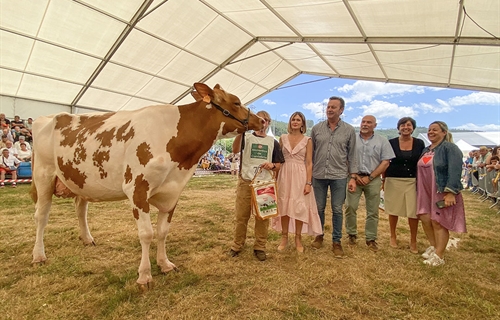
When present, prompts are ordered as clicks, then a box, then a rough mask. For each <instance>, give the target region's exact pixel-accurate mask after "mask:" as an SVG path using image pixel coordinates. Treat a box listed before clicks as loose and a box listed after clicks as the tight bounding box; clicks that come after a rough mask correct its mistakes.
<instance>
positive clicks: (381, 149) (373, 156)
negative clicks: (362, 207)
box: [345, 115, 395, 252]
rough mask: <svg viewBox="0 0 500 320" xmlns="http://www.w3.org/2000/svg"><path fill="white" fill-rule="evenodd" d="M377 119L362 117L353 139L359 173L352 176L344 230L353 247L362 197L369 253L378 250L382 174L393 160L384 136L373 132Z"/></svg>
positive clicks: (392, 153) (392, 154) (347, 197)
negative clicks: (362, 196) (353, 180)
mask: <svg viewBox="0 0 500 320" xmlns="http://www.w3.org/2000/svg"><path fill="white" fill-rule="evenodd" d="M376 126H377V119H375V117H374V116H372V115H367V116H364V117H363V119H362V120H361V127H360V132H359V134H358V135H357V138H356V158H357V159H358V169H359V171H358V173H357V174H355V175H354V179H355V180H356V189H355V190H354V191H350V190H349V192H348V193H347V196H346V207H347V208H346V219H345V228H346V232H347V234H348V237H349V244H350V245H355V244H356V239H357V234H358V231H357V220H356V219H357V212H356V211H357V210H358V205H359V199H360V197H361V194H362V193H364V195H365V200H366V223H365V237H366V245H367V246H368V248H369V249H370V250H372V251H375V252H376V251H378V245H377V242H376V241H377V230H378V209H379V204H380V187H381V185H382V178H381V176H380V175H381V174H382V173H384V172H385V170H386V169H387V167H388V166H389V163H390V160H391V159H392V158H394V157H395V154H394V151H393V149H392V147H391V144H390V143H389V140H387V139H386V138H385V137H382V136H380V135H378V134H376V133H375V131H374V130H375V127H376Z"/></svg>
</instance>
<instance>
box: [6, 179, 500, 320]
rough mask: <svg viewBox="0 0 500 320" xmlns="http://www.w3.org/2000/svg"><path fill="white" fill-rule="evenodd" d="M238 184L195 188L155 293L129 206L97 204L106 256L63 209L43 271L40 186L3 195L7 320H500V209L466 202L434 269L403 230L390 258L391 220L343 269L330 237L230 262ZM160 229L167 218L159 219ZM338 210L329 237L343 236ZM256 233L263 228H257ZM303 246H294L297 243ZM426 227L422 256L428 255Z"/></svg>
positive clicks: (57, 209) (174, 229)
mask: <svg viewBox="0 0 500 320" xmlns="http://www.w3.org/2000/svg"><path fill="white" fill-rule="evenodd" d="M235 187H236V180H235V179H234V178H233V177H230V176H223V175H220V176H217V175H215V176H208V177H203V178H193V179H191V181H190V182H189V184H188V185H187V187H186V189H185V190H184V192H183V193H182V196H181V199H180V200H179V203H178V206H177V209H176V212H175V214H174V217H173V220H172V224H171V229H170V232H169V234H168V236H167V241H166V243H167V255H168V257H169V259H170V260H171V261H172V262H173V263H175V264H176V265H177V267H178V271H177V272H175V271H173V272H169V273H168V274H162V273H161V271H160V269H159V268H158V267H157V266H156V247H157V246H156V243H155V242H153V243H152V245H151V248H150V260H151V263H152V276H153V280H154V287H153V288H152V289H151V290H150V291H149V292H146V293H141V292H140V291H139V290H138V288H137V285H136V283H135V281H136V279H137V269H138V266H139V261H140V256H141V248H140V244H139V240H138V236H137V226H136V224H135V221H134V219H133V216H132V214H131V209H130V207H129V205H128V201H118V202H112V203H92V204H90V206H89V225H90V228H91V232H92V235H93V236H94V238H95V240H96V246H84V245H83V244H82V243H81V241H80V240H79V239H78V235H79V229H78V219H77V217H76V215H75V213H74V209H73V202H72V200H71V199H54V204H53V206H52V211H51V215H50V219H49V224H48V226H47V228H46V230H45V247H46V253H47V257H48V260H47V263H45V264H43V265H36V266H32V265H31V264H30V262H31V251H32V248H33V243H34V236H35V226H34V222H33V213H34V206H33V203H32V202H31V199H30V197H29V195H28V191H29V186H28V185H20V186H19V187H18V188H17V189H11V188H5V189H3V190H0V192H1V196H2V201H3V199H4V198H5V197H6V196H7V198H9V200H6V201H7V203H8V204H9V205H6V206H4V205H2V206H1V207H0V259H1V261H2V268H1V269H0V270H1V271H0V301H2V304H0V314H1V315H2V316H1V317H0V318H2V319H16V320H17V319H120V320H121V319H125V320H127V319H242V320H243V319H258V320H261V319H314V320H315V319H355V320H356V319H424V320H427V319H429V320H430V319H432V320H433V319H446V320H450V319H460V320H462V319H488V320H489V319H500V317H499V314H500V307H499V304H498V301H500V284H499V281H498V279H500V265H499V261H500V238H499V237H498V225H500V215H498V214H496V212H497V210H498V209H497V208H495V209H488V206H489V203H486V202H484V203H481V202H480V201H479V199H478V197H477V196H475V195H471V194H470V193H467V192H464V197H465V201H466V206H467V209H466V212H467V223H468V230H469V232H468V233H467V234H452V237H459V238H460V239H461V241H460V242H459V247H458V249H453V250H451V251H449V252H447V254H446V264H445V265H444V266H442V267H438V268H430V267H428V266H425V265H423V264H422V259H421V258H420V257H419V256H418V255H413V254H411V253H409V252H408V250H406V249H405V247H406V242H407V241H408V237H409V234H408V231H407V230H408V226H407V224H406V223H405V221H400V223H399V224H398V235H399V242H400V248H399V249H392V248H390V247H389V245H388V242H389V236H388V234H389V232H388V221H387V216H386V215H385V213H383V212H382V213H381V214H380V223H379V246H380V251H379V252H377V253H376V254H375V253H373V252H371V251H369V250H368V249H367V248H366V246H365V245H364V243H363V241H362V237H363V230H362V226H363V225H364V211H363V210H364V208H363V207H362V206H360V212H359V216H358V226H359V232H360V238H361V240H360V241H359V243H358V245H357V246H356V247H354V248H350V247H347V246H346V247H344V249H345V251H346V253H347V258H346V259H343V260H338V259H335V258H334V257H333V255H332V253H331V251H330V247H331V243H330V242H329V238H330V237H329V236H326V237H325V246H324V247H323V248H321V249H319V250H313V249H311V247H310V246H309V243H310V241H311V240H312V238H310V237H308V236H304V237H303V243H304V245H305V247H306V252H305V253H304V254H301V255H298V254H297V253H296V252H295V250H294V247H293V245H290V246H289V248H288V249H287V250H286V251H285V252H283V253H278V252H277V251H276V247H277V245H278V243H279V241H280V237H281V235H280V234H279V233H278V232H275V231H273V230H271V231H270V232H269V236H268V250H267V252H268V260H267V261H265V262H259V261H257V260H256V259H255V258H254V257H253V252H252V245H253V231H252V230H253V228H251V227H249V230H248V234H247V243H246V245H245V248H244V250H243V251H242V253H241V254H240V256H239V257H238V258H230V257H229V256H228V255H227V254H226V253H227V251H228V250H229V246H230V244H231V241H232V236H233V230H234V225H233V219H234V197H235V193H234V190H235ZM151 216H152V221H153V224H154V223H155V222H156V213H155V212H153V213H152V214H151ZM330 217H331V212H329V211H327V219H326V221H327V225H326V228H325V229H326V234H327V235H329V234H330V233H331V230H332V228H331V225H329V224H328V223H329V220H331V219H330ZM249 225H250V226H253V218H252V219H251V220H250V223H249ZM290 240H291V242H292V243H293V238H291V239H290ZM427 245H428V244H427V241H426V239H425V235H424V234H423V231H422V228H421V227H419V234H418V246H419V249H420V251H423V250H424V249H425V248H426V246H427Z"/></svg>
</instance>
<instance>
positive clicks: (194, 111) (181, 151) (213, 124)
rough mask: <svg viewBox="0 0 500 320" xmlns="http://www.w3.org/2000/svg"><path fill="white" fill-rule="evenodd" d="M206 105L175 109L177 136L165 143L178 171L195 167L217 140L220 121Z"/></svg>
mask: <svg viewBox="0 0 500 320" xmlns="http://www.w3.org/2000/svg"><path fill="white" fill-rule="evenodd" d="M206 105H207V103H206V102H203V101H199V102H195V103H192V104H189V105H184V106H178V107H177V108H178V109H179V114H180V120H179V123H178V124H177V135H176V136H175V137H173V138H172V139H170V141H169V142H168V143H167V152H168V153H169V154H170V156H171V158H172V160H173V161H175V162H178V163H179V165H178V167H179V169H186V170H188V169H191V168H192V167H193V166H195V165H197V164H198V161H199V160H200V159H201V157H202V156H203V155H204V154H205V153H206V152H207V151H208V150H209V149H210V147H212V145H213V143H214V141H215V140H216V139H217V136H218V134H219V130H220V126H221V121H220V120H217V121H216V119H220V117H218V114H215V113H214V109H210V107H209V108H207V107H206ZM212 108H213V107H212ZM215 112H219V111H217V110H215ZM228 120H229V118H228Z"/></svg>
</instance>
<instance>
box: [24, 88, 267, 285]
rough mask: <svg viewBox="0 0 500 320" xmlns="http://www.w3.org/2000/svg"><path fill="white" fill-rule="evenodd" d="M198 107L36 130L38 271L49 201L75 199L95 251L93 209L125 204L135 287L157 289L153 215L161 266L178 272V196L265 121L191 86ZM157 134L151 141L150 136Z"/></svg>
mask: <svg viewBox="0 0 500 320" xmlns="http://www.w3.org/2000/svg"><path fill="white" fill-rule="evenodd" d="M194 89H195V91H193V92H192V94H193V97H195V100H196V102H194V103H191V104H187V105H182V106H174V105H168V104H167V105H157V106H149V107H145V108H142V109H138V110H133V111H117V112H108V113H94V114H81V115H75V114H69V113H60V114H56V115H51V116H43V117H39V118H37V119H36V121H34V123H33V137H34V139H33V149H34V153H33V163H32V165H33V181H32V187H31V191H30V194H31V197H32V199H33V201H34V202H35V223H36V240H35V246H34V248H33V261H32V263H33V264H39V263H44V262H45V261H46V259H47V257H46V255H45V248H44V243H43V235H44V229H45V227H46V225H47V223H48V219H49V211H50V207H51V204H52V196H53V195H56V196H58V197H73V198H74V203H75V209H76V213H77V216H78V220H79V227H80V238H81V239H82V241H83V243H84V244H86V245H88V244H94V245H95V242H94V238H93V237H92V235H91V234H90V231H89V227H88V224H87V208H88V202H94V201H116V200H124V199H128V200H129V201H130V205H131V207H132V213H133V217H134V218H135V220H136V222H137V229H138V234H139V240H140V243H141V247H142V255H141V262H140V265H139V277H138V279H137V284H138V285H139V288H140V289H141V290H144V291H145V290H148V289H149V288H150V286H151V285H152V284H153V283H152V282H153V280H152V276H151V263H150V260H149V246H150V244H151V241H152V239H153V227H152V225H151V219H150V212H151V207H152V206H153V207H156V208H157V209H158V210H159V212H158V220H157V237H158V250H157V264H158V266H159V267H160V268H161V271H162V272H163V273H166V272H168V271H171V270H173V269H176V266H175V265H174V264H173V263H172V262H170V261H169V260H168V258H167V254H166V250H165V238H166V236H167V232H168V230H169V227H170V222H171V220H172V215H173V213H174V210H175V207H176V204H177V201H178V199H179V196H180V194H181V192H182V190H183V188H184V187H185V185H186V184H187V183H188V181H189V179H190V177H192V176H193V174H194V171H195V170H196V167H197V165H198V162H199V159H200V158H201V157H202V156H203V155H204V154H205V153H206V152H207V151H208V150H209V149H210V147H211V146H212V145H213V143H214V142H215V141H216V140H217V139H221V138H229V137H233V136H236V135H237V134H240V133H243V132H245V131H246V130H260V129H261V128H262V126H263V124H264V120H263V119H262V118H260V117H258V116H257V115H255V114H254V113H252V112H251V111H250V110H249V109H248V108H246V107H245V106H243V105H242V103H241V102H240V99H239V98H238V97H237V96H235V95H233V94H230V93H227V92H225V91H224V90H223V89H222V88H221V87H220V86H219V85H216V86H215V87H214V88H213V89H211V88H210V87H208V86H207V85H205V84H202V83H195V84H194ZM152 128H154V129H155V130H154V134H151V132H152V130H151V129H152Z"/></svg>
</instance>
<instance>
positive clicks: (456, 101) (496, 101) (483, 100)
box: [448, 92, 500, 107]
mask: <svg viewBox="0 0 500 320" xmlns="http://www.w3.org/2000/svg"><path fill="white" fill-rule="evenodd" d="M448 103H449V104H450V105H451V106H464V105H470V106H471V107H473V106H476V105H497V106H500V94H496V93H491V92H473V93H471V94H469V95H466V96H457V97H453V98H450V99H448Z"/></svg>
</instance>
